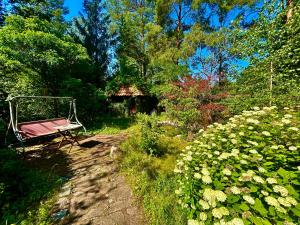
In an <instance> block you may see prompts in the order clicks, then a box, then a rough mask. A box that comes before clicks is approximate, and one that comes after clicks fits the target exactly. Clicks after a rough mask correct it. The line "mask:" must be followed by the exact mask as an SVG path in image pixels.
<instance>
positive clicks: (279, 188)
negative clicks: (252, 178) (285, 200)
mask: <svg viewBox="0 0 300 225" xmlns="http://www.w3.org/2000/svg"><path fill="white" fill-rule="evenodd" d="M273 191H274V192H276V193H280V194H281V196H283V197H286V196H288V194H289V192H288V190H287V189H286V188H285V187H283V186H280V185H275V186H274V187H273Z"/></svg>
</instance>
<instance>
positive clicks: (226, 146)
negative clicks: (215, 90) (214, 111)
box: [174, 107, 300, 224]
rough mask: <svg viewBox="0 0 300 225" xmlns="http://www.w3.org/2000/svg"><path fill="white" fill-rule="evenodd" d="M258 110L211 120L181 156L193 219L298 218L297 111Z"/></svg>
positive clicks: (184, 202) (184, 193) (182, 187)
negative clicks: (222, 120)
mask: <svg viewBox="0 0 300 225" xmlns="http://www.w3.org/2000/svg"><path fill="white" fill-rule="evenodd" d="M254 109H255V110H254V111H244V112H243V113H242V114H241V115H237V116H234V117H233V118H231V119H230V121H229V122H228V123H227V124H225V125H222V124H217V123H216V124H213V125H210V126H209V129H207V131H205V132H203V133H201V137H199V138H198V139H197V140H196V141H194V143H193V144H192V145H190V146H188V147H187V148H186V149H185V151H184V152H183V154H182V155H181V157H180V159H179V160H178V162H177V166H176V169H175V170H174V171H175V172H177V173H178V174H179V183H178V185H179V188H178V189H177V190H176V193H177V194H178V198H179V201H178V202H179V203H180V204H181V206H182V207H183V208H185V209H186V210H187V212H188V217H189V219H190V224H212V223H215V224H297V221H299V216H300V213H299V212H300V204H299V201H300V198H299V193H298V191H297V190H299V185H300V183H299V159H300V155H299V148H300V135H299V134H300V133H299V128H300V123H299V121H300V114H299V110H298V109H297V110H298V111H295V110H291V109H288V108H287V109H286V110H285V112H284V113H283V114H281V113H280V112H279V111H278V110H277V109H276V107H269V108H268V107H265V108H263V109H259V108H258V107H256V108H254Z"/></svg>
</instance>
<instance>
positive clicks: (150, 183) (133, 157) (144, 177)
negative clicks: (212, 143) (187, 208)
mask: <svg viewBox="0 0 300 225" xmlns="http://www.w3.org/2000/svg"><path fill="white" fill-rule="evenodd" d="M159 138H160V141H159V145H160V146H161V148H164V149H168V154H167V155H164V156H163V157H161V158H157V157H152V156H150V155H148V154H147V153H145V152H144V151H143V150H142V149H141V147H140V135H139V130H138V129H135V130H134V131H133V132H132V133H131V136H130V137H129V138H128V140H126V141H125V142H124V143H123V144H122V146H121V150H122V151H123V153H124V158H123V160H122V164H121V165H122V172H124V173H125V174H126V176H127V179H128V180H129V182H130V184H131V186H132V189H133V191H134V193H135V194H136V195H137V196H138V197H140V198H141V199H142V202H143V206H144V212H145V215H146V217H147V221H148V222H149V224H153V225H154V224H174V225H177V224H178V225H181V224H186V215H185V214H184V212H183V211H182V210H181V209H180V207H179V206H177V205H174V202H175V201H176V195H175V193H174V191H173V190H174V185H175V184H176V177H175V176H174V174H173V173H172V170H173V169H174V160H175V157H176V154H178V153H179V149H181V148H184V147H185V146H186V143H185V141H184V140H182V139H180V138H175V137H169V138H167V137H165V136H160V137H159ZM170 147H171V148H170Z"/></svg>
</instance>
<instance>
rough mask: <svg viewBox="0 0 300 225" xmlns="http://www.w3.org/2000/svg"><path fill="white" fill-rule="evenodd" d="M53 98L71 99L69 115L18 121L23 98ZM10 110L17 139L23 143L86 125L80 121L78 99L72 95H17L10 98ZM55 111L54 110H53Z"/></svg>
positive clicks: (11, 121)
mask: <svg viewBox="0 0 300 225" xmlns="http://www.w3.org/2000/svg"><path fill="white" fill-rule="evenodd" d="M24 99H25V100H28V99H29V100H34V99H40V100H42V101H45V100H46V99H47V100H48V99H50V100H51V99H52V100H54V101H59V100H67V101H69V113H68V117H58V118H51V119H46V120H36V121H29V122H21V123H20V122H18V109H19V102H20V101H21V100H24ZM8 102H9V110H10V126H11V127H12V129H13V131H14V134H15V135H16V137H17V139H18V140H19V141H20V142H21V143H23V142H25V141H26V140H28V139H32V138H37V137H42V136H48V135H53V134H56V133H62V132H69V131H70V130H75V129H79V128H83V129H84V130H85V131H86V129H85V127H84V126H83V125H82V124H81V123H80V122H79V120H78V118H77V112H76V100H75V99H73V98H72V97H53V96H17V97H12V98H9V99H8ZM53 111H54V110H53Z"/></svg>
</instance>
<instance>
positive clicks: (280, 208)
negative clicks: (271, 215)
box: [275, 206, 286, 213]
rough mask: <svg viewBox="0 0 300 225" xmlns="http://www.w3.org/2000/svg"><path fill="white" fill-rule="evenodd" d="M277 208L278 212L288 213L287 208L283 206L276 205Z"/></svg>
mask: <svg viewBox="0 0 300 225" xmlns="http://www.w3.org/2000/svg"><path fill="white" fill-rule="evenodd" d="M275 209H276V210H277V211H278V212H281V213H286V209H285V208H283V207H281V206H276V207H275Z"/></svg>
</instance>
